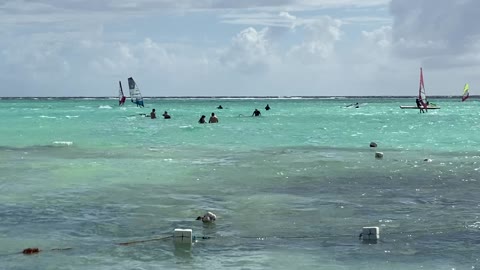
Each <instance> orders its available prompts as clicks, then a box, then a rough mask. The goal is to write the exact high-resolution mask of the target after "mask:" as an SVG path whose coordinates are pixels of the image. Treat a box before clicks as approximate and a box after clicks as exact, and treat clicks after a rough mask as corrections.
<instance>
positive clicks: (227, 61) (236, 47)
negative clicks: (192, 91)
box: [220, 27, 275, 73]
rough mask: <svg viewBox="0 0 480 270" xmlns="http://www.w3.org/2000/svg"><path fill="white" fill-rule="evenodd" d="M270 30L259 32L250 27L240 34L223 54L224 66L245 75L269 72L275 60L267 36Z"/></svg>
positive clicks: (222, 61) (264, 29)
mask: <svg viewBox="0 0 480 270" xmlns="http://www.w3.org/2000/svg"><path fill="white" fill-rule="evenodd" d="M268 31H269V29H268V28H263V29H262V30H260V31H257V30H256V29H255V28H253V27H249V28H246V29H244V30H243V31H241V32H240V33H238V34H237V35H236V36H235V37H234V38H233V39H232V44H231V46H230V47H229V48H228V49H227V50H226V51H225V52H224V53H223V54H222V56H221V58H220V61H221V63H223V64H224V65H226V66H228V67H230V68H232V69H236V70H239V71H241V72H243V73H257V72H264V71H266V70H268V67H269V65H270V64H271V63H272V62H273V61H274V60H275V56H274V54H273V52H272V46H271V44H270V43H269V41H268V40H267V38H266V36H267V33H268Z"/></svg>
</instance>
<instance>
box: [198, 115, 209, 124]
mask: <svg viewBox="0 0 480 270" xmlns="http://www.w3.org/2000/svg"><path fill="white" fill-rule="evenodd" d="M205 117H206V116H205V115H202V116H201V117H200V120H198V123H200V124H205V123H207V121H206V120H205Z"/></svg>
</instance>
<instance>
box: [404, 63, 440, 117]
mask: <svg viewBox="0 0 480 270" xmlns="http://www.w3.org/2000/svg"><path fill="white" fill-rule="evenodd" d="M418 101H419V103H418V106H400V109H417V110H418V109H425V110H434V109H440V107H438V106H437V105H434V104H430V103H429V102H428V100H427V94H426V92H425V85H424V83H423V70H422V68H420V86H419V87H418Z"/></svg>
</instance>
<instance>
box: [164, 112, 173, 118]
mask: <svg viewBox="0 0 480 270" xmlns="http://www.w3.org/2000/svg"><path fill="white" fill-rule="evenodd" d="M162 116H163V118H164V119H170V118H172V117H170V115H169V114H168V112H167V111H165V112H164V113H163V114H162Z"/></svg>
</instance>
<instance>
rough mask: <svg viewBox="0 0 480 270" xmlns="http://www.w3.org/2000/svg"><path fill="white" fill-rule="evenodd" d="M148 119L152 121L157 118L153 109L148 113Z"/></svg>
mask: <svg viewBox="0 0 480 270" xmlns="http://www.w3.org/2000/svg"><path fill="white" fill-rule="evenodd" d="M150 118H152V119H155V118H157V114H156V113H155V109H152V112H151V113H150Z"/></svg>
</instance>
